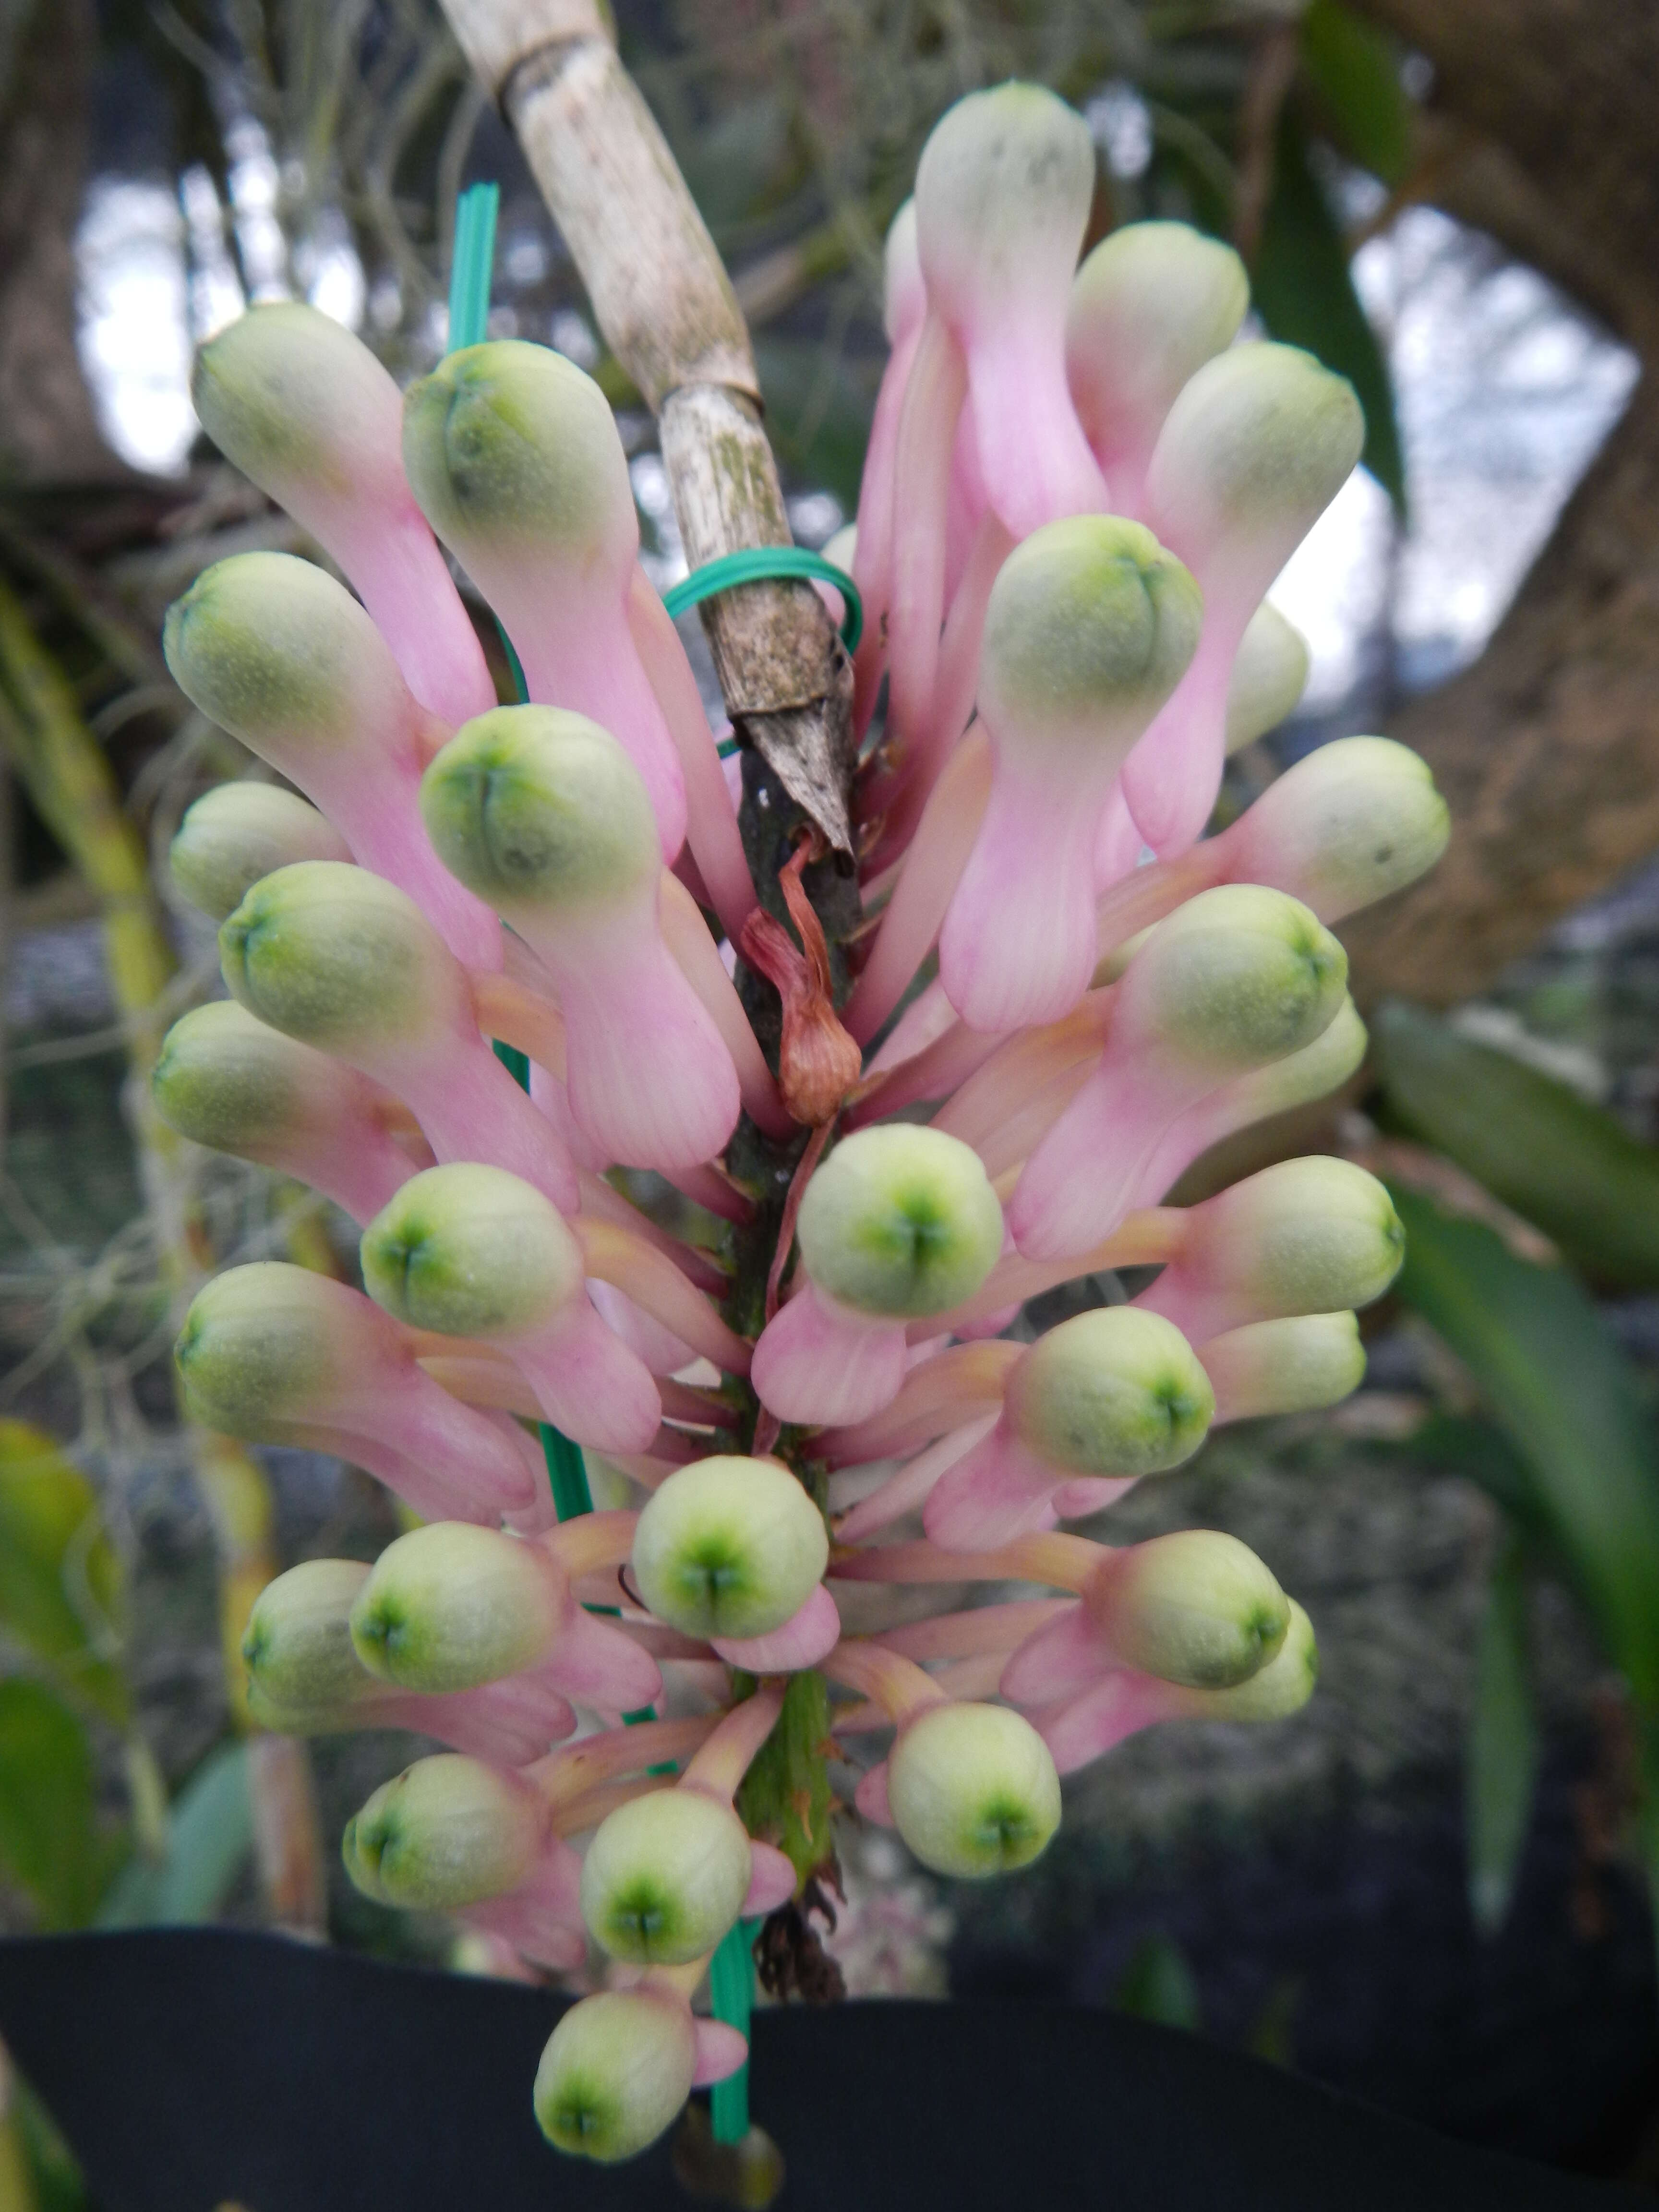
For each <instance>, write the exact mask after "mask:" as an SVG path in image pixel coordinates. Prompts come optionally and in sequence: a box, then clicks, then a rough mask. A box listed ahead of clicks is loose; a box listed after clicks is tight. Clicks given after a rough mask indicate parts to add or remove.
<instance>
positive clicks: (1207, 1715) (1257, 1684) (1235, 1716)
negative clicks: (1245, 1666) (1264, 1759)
mask: <svg viewBox="0 0 1659 2212" xmlns="http://www.w3.org/2000/svg"><path fill="white" fill-rule="evenodd" d="M1285 1603H1286V1605H1287V1606H1288V1607H1289V1609H1290V1616H1291V1619H1290V1626H1289V1627H1288V1628H1286V1630H1285V1641H1284V1642H1283V1643H1282V1644H1280V1645H1279V1650H1277V1651H1276V1652H1275V1653H1274V1655H1273V1657H1272V1658H1271V1659H1270V1660H1269V1661H1268V1662H1267V1665H1266V1666H1265V1667H1263V1668H1259V1669H1258V1671H1257V1672H1256V1673H1255V1674H1252V1675H1251V1676H1250V1678H1249V1681H1247V1682H1238V1683H1235V1684H1234V1686H1233V1687H1232V1688H1231V1689H1230V1690H1188V1692H1187V1693H1186V1696H1185V1698H1184V1699H1183V1700H1182V1704H1183V1707H1184V1710H1185V1711H1188V1712H1189V1713H1191V1714H1192V1715H1193V1716H1194V1717H1201V1718H1204V1719H1208V1720H1218V1721H1282V1720H1285V1719H1286V1718H1288V1717H1289V1716H1290V1715H1291V1713H1296V1712H1300V1711H1301V1710H1302V1708H1303V1706H1304V1705H1306V1704H1307V1702H1308V1700H1309V1699H1310V1697H1312V1695H1313V1693H1314V1685H1315V1684H1316V1682H1317V1681H1318V1680H1319V1646H1318V1645H1317V1644H1316V1642H1315V1641H1314V1632H1313V1623H1312V1621H1310V1620H1309V1618H1308V1616H1307V1614H1306V1613H1304V1611H1303V1610H1302V1607H1300V1606H1299V1605H1298V1604H1297V1601H1296V1600H1295V1599H1294V1598H1287V1599H1286V1600H1285Z"/></svg>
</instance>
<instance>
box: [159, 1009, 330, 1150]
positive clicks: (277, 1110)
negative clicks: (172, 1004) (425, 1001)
mask: <svg viewBox="0 0 1659 2212" xmlns="http://www.w3.org/2000/svg"><path fill="white" fill-rule="evenodd" d="M365 1088H366V1086H365V1085H364V1084H363V1082H362V1078H361V1077H359V1076H357V1075H355V1074H353V1073H351V1071H350V1070H349V1069H348V1068H344V1067H342V1066H341V1065H340V1063H339V1062H338V1061H337V1060H331V1059H330V1058H329V1057H328V1055H327V1054H325V1053H320V1052H316V1051H314V1050H313V1048H312V1047H311V1046H309V1045H306V1044H301V1043H300V1042H298V1041H297V1039H295V1038H294V1037H289V1036H283V1034H282V1032H281V1030H273V1029H268V1028H267V1027H266V1026H265V1024H264V1022H262V1021H259V1020H258V1019H257V1018H255V1017H254V1016H253V1015H252V1014H251V1013H249V1012H248V1011H247V1009H246V1007H245V1006H239V1005H238V1004H237V1003H236V1001H235V1000H234V999H216V1000H213V1001H212V1002H211V1003H210V1005H208V1006H196V1007H193V1008H192V1009H191V1012H189V1013H187V1014H182V1015H180V1017H179V1019H178V1020H177V1021H176V1022H175V1023H174V1024H173V1027H172V1028H171V1029H170V1030H168V1031H167V1036H165V1037H164V1038H163V1039H162V1041H161V1053H160V1054H159V1055H158V1057H157V1059H156V1062H155V1069H154V1070H153V1072H152V1073H151V1076H150V1091H151V1094H152V1096H153V1097H154V1098H155V1105H156V1110H157V1111H158V1113H159V1114H160V1115H161V1119H162V1120H163V1121H165V1122H166V1123H167V1127H169V1128H170V1129H176V1130H177V1131H178V1132H179V1135H180V1136H181V1137H188V1138H189V1139H191V1143H192V1144H197V1145H206V1146H210V1148H211V1149H212V1150H213V1151H215V1152H236V1153H239V1154H240V1156H241V1157H242V1158H244V1159H259V1158H264V1157H265V1156H266V1155H267V1154H268V1153H270V1152H271V1151H272V1150H273V1149H275V1148H277V1147H280V1146H283V1142H284V1140H285V1139H297V1138H298V1137H300V1136H301V1135H302V1134H303V1133H304V1132H306V1131H307V1130H308V1129H310V1130H317V1131H322V1130H325V1129H326V1128H328V1127H330V1126H331V1114H332V1113H333V1112H334V1111H340V1112H343V1111H345V1110H346V1109H348V1108H349V1106H351V1105H353V1104H355V1103H357V1102H358V1101H359V1100H360V1099H361V1097H362V1093H363V1091H364V1090H365Z"/></svg>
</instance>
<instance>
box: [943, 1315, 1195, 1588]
mask: <svg viewBox="0 0 1659 2212" xmlns="http://www.w3.org/2000/svg"><path fill="white" fill-rule="evenodd" d="M1214 1410H1215V1399H1214V1395H1213V1393H1212V1390H1211V1387H1210V1382H1209V1378H1208V1376H1206V1374H1205V1371H1204V1370H1203V1368H1202V1367H1201V1366H1200V1364H1199V1362H1198V1359H1197V1358H1196V1357H1195V1356H1194V1352H1193V1351H1192V1348H1191V1346H1189V1345H1188V1342H1187V1340H1186V1339H1185V1337H1183V1336H1182V1334H1181V1332H1180V1330H1179V1329H1177V1328H1173V1327H1172V1326H1171V1325H1170V1323H1168V1322H1164V1321H1162V1319H1161V1317H1160V1316H1158V1315H1154V1314H1148V1313H1143V1312H1142V1311H1141V1310H1139V1308H1138V1307H1135V1306H1105V1307H1102V1308H1099V1309H1098V1310H1096V1311H1094V1312H1092V1313H1085V1314H1079V1315H1077V1316H1074V1317H1073V1319H1072V1320H1070V1321H1066V1322H1060V1325H1059V1327H1058V1328H1051V1329H1050V1330H1048V1333H1047V1334H1046V1335H1043V1336H1041V1337H1039V1338H1038V1340H1037V1341H1036V1343H1035V1344H1034V1345H1033V1346H1031V1348H1030V1351H1029V1352H1024V1353H1022V1354H1021V1356H1020V1358H1019V1359H1018V1361H1017V1363H1016V1364H1015V1365H1014V1367H1013V1368H1012V1370H1011V1371H1010V1374H1009V1376H1008V1380H1007V1383H1006V1389H1005V1391H1004V1396H1003V1407H1002V1413H1001V1416H1000V1419H999V1420H998V1422H997V1425H996V1426H995V1428H994V1429H993V1430H992V1431H991V1433H990V1435H989V1436H987V1437H985V1438H984V1439H983V1440H982V1441H981V1443H978V1444H976V1445H975V1447H974V1448H973V1449H972V1450H971V1451H969V1453H967V1455H965V1456H964V1457H963V1458H961V1459H959V1460H957V1462H956V1464H955V1465H954V1466H953V1467H951V1468H947V1470H946V1471H945V1474H944V1475H943V1476H942V1477H941V1479H940V1480H939V1482H938V1483H937V1484H936V1486H934V1488H933V1493H932V1495H931V1496H930V1497H929V1498H928V1500H927V1513H926V1516H925V1517H926V1526H927V1534H928V1535H929V1536H930V1537H931V1538H932V1539H933V1541H934V1542H936V1543H939V1544H943V1545H945V1547H948V1548H951V1549H959V1550H964V1551H981V1550H988V1549H990V1548H992V1547H994V1546H996V1545H998V1544H1002V1543H1006V1542H1008V1541H1010V1540H1011V1539H1012V1538H1013V1537H1015V1536H1017V1535H1019V1534H1022V1533H1023V1532H1024V1530H1026V1529H1028V1528H1051V1527H1052V1526H1053V1525H1054V1521H1055V1519H1056V1518H1057V1517H1059V1515H1060V1511H1062V1510H1064V1511H1066V1512H1068V1513H1073V1514H1074V1513H1079V1512H1090V1511H1092V1510H1095V1509H1096V1508H1097V1506H1099V1505H1103V1504H1109V1503H1110V1502H1111V1499H1112V1498H1114V1497H1115V1496H1116V1495H1118V1494H1119V1493H1120V1492H1122V1491H1123V1490H1126V1489H1127V1487H1128V1486H1129V1485H1130V1484H1131V1483H1132V1482H1134V1481H1136V1480H1139V1477H1140V1476H1142V1475H1144V1474H1160V1473H1162V1472H1163V1471H1164V1469H1165V1468H1172V1467H1178V1466H1180V1464H1181V1463H1182V1461H1183V1460H1188V1459H1190V1458H1191V1457H1192V1455H1193V1454H1194V1452H1195V1451H1196V1450H1197V1449H1198V1448H1199V1446H1200V1444H1201V1443H1203V1441H1204V1439H1205V1437H1206V1435H1207V1434H1208V1432H1209V1426H1210V1420H1211V1417H1212V1414H1213V1413H1214ZM1062 1488H1066V1489H1067V1490H1070V1491H1073V1492H1076V1493H1077V1494H1076V1495H1075V1496H1074V1497H1070V1498H1064V1499H1061V1500H1060V1503H1059V1504H1058V1505H1057V1504H1056V1503H1055V1493H1056V1492H1059V1491H1060V1490H1061V1489H1062Z"/></svg>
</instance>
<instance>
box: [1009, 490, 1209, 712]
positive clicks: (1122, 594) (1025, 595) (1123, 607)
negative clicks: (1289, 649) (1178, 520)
mask: <svg viewBox="0 0 1659 2212" xmlns="http://www.w3.org/2000/svg"><path fill="white" fill-rule="evenodd" d="M1203 613H1204V602H1203V595H1202V594H1201V593H1200V591H1199V588H1198V586H1197V585H1196V583H1194V580H1193V578H1192V575H1191V574H1190V573H1189V571H1188V569H1186V568H1184V567H1183V566H1182V563H1181V562H1179V561H1177V560H1176V557H1175V556H1174V554H1172V553H1169V552H1166V551H1165V550H1164V548H1163V546H1161V545H1160V544H1158V540H1157V539H1156V538H1154V537H1153V536H1152V532H1151V531H1149V530H1146V529H1143V528H1142V527H1141V526H1140V524H1139V523H1138V522H1126V521H1125V520H1123V519H1122V518H1121V516H1118V515H1110V514H1084V515H1074V516H1073V517H1071V518H1070V519H1068V520H1065V521H1062V522H1050V523H1047V524H1045V525H1044V526H1043V527H1042V529H1040V530H1036V531H1033V532H1032V533H1031V535H1030V537H1029V538H1026V539H1025V541H1024V544H1020V545H1018V546H1017V547H1016V548H1015V550H1014V551H1013V552H1012V553H1011V554H1010V555H1009V556H1008V558H1007V560H1006V562H1004V563H1003V565H1002V568H1001V569H1000V572H999V574H998V576H997V580H996V582H995V583H994V585H993V586H992V588H991V598H990V604H989V605H988V607H987V612H986V617H985V642H984V647H983V660H982V667H981V703H982V704H983V706H984V708H985V710H986V712H987V714H988V715H989V717H990V719H991V721H992V723H993V725H994V726H1004V727H1008V726H1012V727H1015V728H1018V729H1019V730H1021V731H1022V732H1025V731H1030V732H1033V733H1037V734H1048V735H1050V736H1051V737H1052V738H1054V739H1055V740H1060V739H1065V738H1071V739H1073V741H1078V742H1085V743H1088V742H1095V743H1098V742H1099V740H1100V738H1101V735H1102V724H1103V721H1105V722H1108V723H1109V721H1110V720H1112V719H1114V718H1115V719H1119V720H1126V719H1130V718H1133V719H1134V720H1137V721H1139V722H1143V723H1144V722H1146V721H1148V720H1151V718H1152V715H1153V714H1155V713H1156V712H1157V710H1158V708H1159V707H1160V706H1162V704H1163V703H1164V700H1166V699H1167V698H1168V697H1169V696H1170V693H1171V692H1172V691H1173V690H1175V687H1176V684H1178V683H1179V682H1180V680H1181V678H1182V676H1183V675H1184V674H1185V673H1186V671H1187V665H1188V662H1189V661H1190V660H1191V659H1192V657H1193V654H1194V651H1195V650H1196V648H1197V645H1198V634H1199V629H1200V624H1201V623H1202V621H1203Z"/></svg>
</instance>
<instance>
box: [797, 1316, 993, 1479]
mask: <svg viewBox="0 0 1659 2212" xmlns="http://www.w3.org/2000/svg"><path fill="white" fill-rule="evenodd" d="M1025 1349H1026V1347H1025V1346H1024V1345H1023V1344H1006V1343H1005V1342H1003V1340H1001V1339H1000V1338H993V1339H992V1340H990V1341H988V1342H987V1343H981V1344H955V1345H952V1346H951V1348H950V1349H949V1350H948V1351H946V1352H938V1353H936V1354H935V1355H934V1357H933V1358H932V1359H927V1360H924V1361H923V1362H922V1364H921V1366H920V1367H913V1368H912V1369H911V1370H910V1372H909V1373H908V1375H907V1376H905V1378H904V1382H903V1385H902V1388H901V1389H900V1391H899V1394H898V1395H897V1397H896V1398H895V1399H894V1401H893V1402H892V1404H891V1405H890V1406H888V1407H885V1408H884V1410H883V1411H882V1412H881V1413H876V1414H873V1415H872V1417H871V1419H869V1420H867V1421H860V1422H859V1423H858V1425H856V1427H854V1428H848V1429H831V1430H828V1431H825V1433H824V1436H823V1440H822V1441H823V1448H824V1452H825V1455H826V1456H827V1457H828V1459H829V1462H830V1463H831V1465H832V1466H837V1467H856V1466H860V1465H862V1464H864V1463H866V1462H868V1461H870V1460H872V1459H886V1458H888V1457H890V1456H891V1455H896V1454H897V1453H899V1452H902V1451H907V1450H908V1449H911V1448H912V1446H913V1445H915V1444H917V1443H925V1442H926V1441H927V1438H929V1437H936V1436H942V1435H943V1434H944V1433H945V1430H946V1429H955V1428H961V1427H963V1425H965V1424H966V1423H967V1422H969V1421H972V1420H977V1419H979V1418H980V1416H981V1414H982V1413H986V1412H987V1411H989V1410H990V1409H991V1408H992V1407H996V1406H1000V1404H1001V1403H1002V1393H1003V1389H1004V1386H1005V1385H1006V1383H1007V1380H1008V1372H1009V1370H1010V1369H1011V1368H1012V1366H1013V1365H1014V1364H1015V1362H1016V1361H1017V1360H1018V1359H1019V1358H1021V1356H1022V1355H1023V1354H1024V1351H1025Z"/></svg>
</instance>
